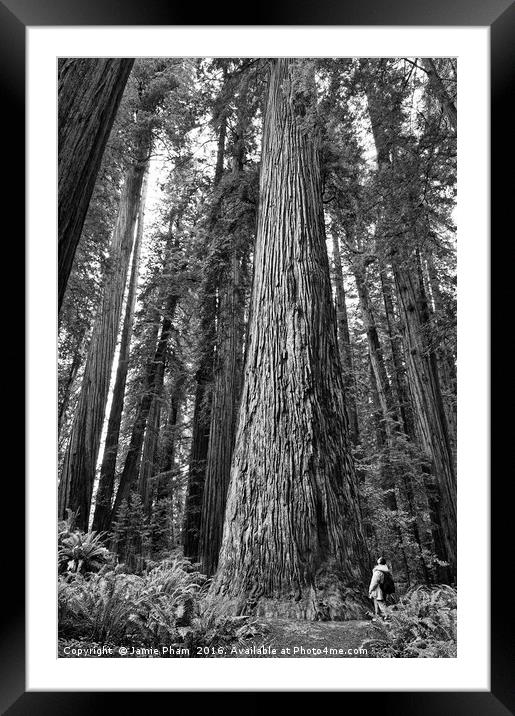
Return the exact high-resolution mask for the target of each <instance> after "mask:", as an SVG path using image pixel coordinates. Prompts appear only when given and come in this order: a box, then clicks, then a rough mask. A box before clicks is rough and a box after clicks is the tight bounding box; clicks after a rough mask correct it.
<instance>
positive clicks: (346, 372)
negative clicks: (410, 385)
mask: <svg viewBox="0 0 515 716" xmlns="http://www.w3.org/2000/svg"><path fill="white" fill-rule="evenodd" d="M333 261H334V284H335V287H336V321H337V325H338V345H339V347H340V357H341V361H342V367H343V383H344V387H345V404H346V406H347V410H348V414H349V433H350V438H351V441H352V444H353V445H357V443H358V438H359V424H358V411H357V408H356V385H355V380H354V367H353V361H352V348H351V342H350V333H349V320H348V318H347V305H346V301H345V285H344V283H343V270H342V259H341V254H340V241H339V238H338V234H337V233H336V232H333Z"/></svg>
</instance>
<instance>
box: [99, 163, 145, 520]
mask: <svg viewBox="0 0 515 716" xmlns="http://www.w3.org/2000/svg"><path fill="white" fill-rule="evenodd" d="M147 188H148V171H147V172H146V173H145V177H144V179H143V186H142V189H141V202H140V209H139V218H138V229H137V232H136V240H135V242H134V250H133V252H132V267H131V276H130V281H129V291H128V294H127V301H126V306H125V317H124V321H123V329H122V336H121V339H120V352H119V356H118V366H117V369H116V379H115V384H114V389H113V397H112V401H111V410H110V413H109V421H108V424H107V433H106V438H105V443H104V455H103V458H102V465H101V467H100V480H99V483H98V490H97V494H96V497H95V513H94V515H93V529H94V530H96V531H99V532H101V531H103V530H106V529H107V527H108V525H109V519H110V515H111V503H112V500H113V493H114V478H115V472H116V458H117V456H118V441H119V438H120V426H121V423H122V414H123V405H124V400H125V386H126V383H127V372H128V370H129V356H130V344H131V337H132V327H133V322H134V311H135V308H136V296H137V286H138V276H139V260H140V253H141V244H142V241H143V229H144V218H145V204H146V198H147Z"/></svg>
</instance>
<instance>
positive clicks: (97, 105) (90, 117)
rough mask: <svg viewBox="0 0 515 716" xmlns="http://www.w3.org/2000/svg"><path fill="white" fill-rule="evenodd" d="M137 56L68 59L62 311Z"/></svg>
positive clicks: (62, 95)
mask: <svg viewBox="0 0 515 716" xmlns="http://www.w3.org/2000/svg"><path fill="white" fill-rule="evenodd" d="M133 64H134V60H133V59H125V60H124V59H102V58H99V59H88V58H80V59H66V60H64V61H63V62H62V63H61V64H60V68H59V89H58V93H59V94H58V155H59V156H58V237H59V243H58V250H59V267H58V269H59V276H58V279H59V286H58V294H59V310H60V309H61V304H62V302H63V298H64V293H65V291H66V285H67V283H68V278H69V276H70V271H71V269H72V265H73V259H74V256H75V251H76V249H77V245H78V243H79V239H80V235H81V232H82V226H83V224H84V219H85V217H86V212H87V210H88V206H89V202H90V199H91V194H92V192H93V187H94V186H95V180H96V177H97V174H98V170H99V167H100V162H101V160H102V156H103V154H104V149H105V146H106V142H107V140H108V137H109V134H110V132H111V127H112V125H113V122H114V118H115V116H116V112H117V111H118V106H119V104H120V100H121V98H122V94H123V90H124V88H125V84H126V82H127V79H128V77H129V74H130V71H131V69H132V65H133Z"/></svg>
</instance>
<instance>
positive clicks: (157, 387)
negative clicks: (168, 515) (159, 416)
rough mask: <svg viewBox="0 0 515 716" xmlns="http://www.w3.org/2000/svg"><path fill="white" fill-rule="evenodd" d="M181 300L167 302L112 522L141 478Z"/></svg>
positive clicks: (148, 370)
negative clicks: (154, 403) (150, 418)
mask: <svg viewBox="0 0 515 716" xmlns="http://www.w3.org/2000/svg"><path fill="white" fill-rule="evenodd" d="M177 301H178V296H177V295H176V294H175V293H173V294H171V295H170V296H169V297H168V299H167V301H166V306H165V312H164V316H163V320H162V323H161V332H160V335H159V341H158V343H157V347H156V352H155V355H154V356H152V358H151V360H150V362H149V364H148V366H147V373H146V379H145V389H144V393H143V396H142V397H141V400H140V402H139V405H138V408H137V411H136V418H135V420H134V424H133V427H132V433H131V439H130V443H129V449H128V452H127V456H126V458H125V464H124V466H123V472H122V474H121V477H120V485H119V487H118V491H117V493H116V498H115V501H114V505H113V509H112V511H111V520H110V522H111V523H112V522H113V521H114V520H115V519H116V514H117V512H118V510H119V508H120V505H121V503H122V502H123V500H124V499H126V498H127V496H128V494H129V492H130V490H131V489H132V487H133V486H134V484H135V481H136V479H137V476H138V466H139V463H140V459H141V450H142V447H143V440H144V436H145V429H146V426H147V420H148V416H149V413H150V408H151V406H152V400H153V399H154V397H155V396H160V395H161V390H162V385H163V378H164V369H165V360H166V351H167V347H168V340H169V338H170V334H171V332H172V325H173V317H174V314H175V309H176V306H177Z"/></svg>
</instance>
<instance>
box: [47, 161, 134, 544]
mask: <svg viewBox="0 0 515 716" xmlns="http://www.w3.org/2000/svg"><path fill="white" fill-rule="evenodd" d="M144 170H145V167H144V165H143V164H140V163H138V164H134V165H132V166H131V167H130V169H129V170H128V172H127V175H126V180H125V185H124V188H123V191H122V196H121V197H120V206H119V210H118V217H117V220H116V226H115V229H114V233H113V239H112V242H111V253H110V270H109V271H108V273H107V274H106V277H105V280H104V291H103V296H102V305H101V306H100V308H99V312H98V316H97V318H96V321H95V326H94V328H93V335H92V338H91V343H90V346H89V351H88V358H87V362H86V366H85V369H84V377H83V380H82V387H81V393H80V397H79V401H78V405H77V408H76V411H75V418H74V422H73V426H72V431H71V435H70V441H69V445H68V449H67V452H66V455H65V458H64V464H63V469H62V472H61V479H60V483H59V516H60V517H61V518H63V519H64V517H65V516H66V509H67V508H70V509H72V510H73V511H76V510H77V509H78V510H79V514H78V519H77V526H78V527H79V528H80V529H82V530H87V529H88V522H89V512H90V508H91V497H92V492H93V482H94V479H95V469H96V463H97V458H98V451H99V448H100V437H101V433H102V426H103V422H104V413H105V409H106V403H107V396H108V391H109V383H110V378H111V367H112V363H113V358H114V353H115V348H116V339H117V337H118V328H119V324H120V316H121V312H122V303H123V294H124V291H125V282H126V278H127V271H128V266H129V261H130V255H131V251H132V246H133V242H134V227H135V223H136V216H137V214H138V209H139V202H140V192H141V185H142V181H143V174H144Z"/></svg>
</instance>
